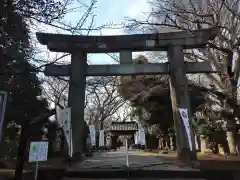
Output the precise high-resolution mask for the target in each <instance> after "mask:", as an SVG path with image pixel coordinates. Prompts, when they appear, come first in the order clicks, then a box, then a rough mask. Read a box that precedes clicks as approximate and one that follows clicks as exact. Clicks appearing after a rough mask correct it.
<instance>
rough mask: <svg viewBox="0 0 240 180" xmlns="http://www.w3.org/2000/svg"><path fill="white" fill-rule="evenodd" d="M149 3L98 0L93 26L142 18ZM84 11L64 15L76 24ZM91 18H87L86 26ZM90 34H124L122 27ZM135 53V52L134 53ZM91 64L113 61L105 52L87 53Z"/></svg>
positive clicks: (125, 0)
mask: <svg viewBox="0 0 240 180" xmlns="http://www.w3.org/2000/svg"><path fill="white" fill-rule="evenodd" d="M88 1H89V2H90V1H91V0H84V1H83V2H86V3H87V2H88ZM77 6H79V4H77V3H76V4H73V5H72V7H77ZM148 7H149V4H148V1H147V0H98V2H97V3H96V5H95V9H94V11H93V13H94V15H95V21H94V26H95V27H99V26H101V25H106V24H120V23H123V22H126V21H125V20H126V18H136V19H142V18H144V12H147V11H149V8H148ZM83 13H84V11H78V12H73V13H69V14H68V15H67V16H66V17H65V21H66V22H71V24H73V25H74V24H76V22H77V21H78V20H79V19H80V18H81V16H82V14H83ZM90 21H91V19H90V18H89V20H88V23H86V25H85V27H87V26H88V24H89V22H90ZM90 34H91V35H100V34H102V35H122V34H125V31H124V29H110V28H107V29H103V30H101V32H100V31H93V32H90ZM134 55H136V53H135V54H134ZM88 59H89V61H90V62H91V64H109V63H111V64H113V63H116V62H115V61H113V60H112V58H110V56H108V55H106V54H91V55H89V58H88Z"/></svg>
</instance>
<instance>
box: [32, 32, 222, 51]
mask: <svg viewBox="0 0 240 180" xmlns="http://www.w3.org/2000/svg"><path fill="white" fill-rule="evenodd" d="M218 32H219V29H217V28H209V29H201V30H195V31H178V32H169V33H157V34H134V35H118V36H82V35H64V34H49V33H36V35H37V39H38V41H39V42H40V43H41V44H43V45H47V47H48V49H49V50H51V51H55V52H80V51H81V52H86V53H109V52H120V51H132V52H134V51H135V52H136V51H166V50H167V49H168V47H169V46H170V45H179V46H182V47H183V48H184V49H193V48H203V47H204V46H205V45H206V44H207V43H208V41H209V40H212V39H214V38H215V36H216V35H217V34H218Z"/></svg>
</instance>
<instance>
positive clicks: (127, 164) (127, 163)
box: [126, 139, 129, 167]
mask: <svg viewBox="0 0 240 180" xmlns="http://www.w3.org/2000/svg"><path fill="white" fill-rule="evenodd" d="M127 140H128V139H126V149H127V151H126V160H127V162H126V166H127V167H129V162H128V141H127Z"/></svg>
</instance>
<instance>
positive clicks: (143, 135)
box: [138, 128, 146, 145]
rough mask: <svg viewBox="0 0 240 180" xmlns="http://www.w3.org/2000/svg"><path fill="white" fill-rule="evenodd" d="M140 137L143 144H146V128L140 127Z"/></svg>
mask: <svg viewBox="0 0 240 180" xmlns="http://www.w3.org/2000/svg"><path fill="white" fill-rule="evenodd" d="M138 137H139V141H140V144H141V145H146V139H145V131H144V128H141V129H139V132H138Z"/></svg>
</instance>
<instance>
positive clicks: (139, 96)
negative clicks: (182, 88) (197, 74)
mask: <svg viewBox="0 0 240 180" xmlns="http://www.w3.org/2000/svg"><path fill="white" fill-rule="evenodd" d="M134 63H148V60H147V58H145V57H144V56H139V57H138V58H136V59H135V60H134ZM168 82H169V81H168V77H167V76H162V75H147V76H146V75H142V76H128V77H122V78H121V85H120V87H119V92H120V94H121V95H122V96H123V97H124V98H125V99H126V100H129V101H131V103H132V106H133V107H134V112H135V114H136V115H138V117H139V121H140V123H142V124H143V126H152V125H154V124H159V125H160V128H161V130H162V131H163V132H164V133H165V134H167V133H168V129H169V128H172V127H173V117H172V106H171V98H170V89H169V83H168ZM188 83H189V85H188V87H189V89H188V90H189V95H190V101H191V102H190V104H191V108H192V112H195V111H196V108H197V107H198V106H199V105H202V104H204V103H205V95H206V94H205V93H204V92H201V89H199V88H198V87H197V86H196V85H195V84H194V83H193V82H191V81H189V82H188Z"/></svg>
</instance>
